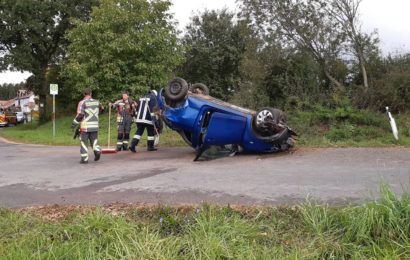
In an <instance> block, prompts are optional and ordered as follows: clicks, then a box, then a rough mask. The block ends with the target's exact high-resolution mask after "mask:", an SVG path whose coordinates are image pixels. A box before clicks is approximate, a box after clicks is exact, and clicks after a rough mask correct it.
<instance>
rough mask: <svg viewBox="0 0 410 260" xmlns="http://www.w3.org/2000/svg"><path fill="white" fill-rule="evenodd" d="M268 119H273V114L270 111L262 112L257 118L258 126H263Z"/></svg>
mask: <svg viewBox="0 0 410 260" xmlns="http://www.w3.org/2000/svg"><path fill="white" fill-rule="evenodd" d="M268 117H270V118H273V114H272V113H271V112H270V111H269V110H262V111H260V112H259V113H258V115H257V117H256V124H258V125H260V124H262V123H263V122H265V119H266V118H268Z"/></svg>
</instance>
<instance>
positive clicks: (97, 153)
mask: <svg viewBox="0 0 410 260" xmlns="http://www.w3.org/2000/svg"><path fill="white" fill-rule="evenodd" d="M100 158H101V152H97V151H94V161H98V160H100Z"/></svg>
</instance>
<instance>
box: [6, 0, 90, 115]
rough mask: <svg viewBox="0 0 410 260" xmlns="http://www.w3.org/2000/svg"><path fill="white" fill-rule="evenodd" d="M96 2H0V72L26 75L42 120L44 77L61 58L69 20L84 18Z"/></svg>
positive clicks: (73, 0) (78, 0) (46, 91)
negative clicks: (40, 109)
mask: <svg viewBox="0 0 410 260" xmlns="http://www.w3.org/2000/svg"><path fill="white" fill-rule="evenodd" d="M95 2H96V0H53V1H50V0H2V1H1V2H0V19H1V22H0V71H4V70H7V69H11V70H18V71H29V72H31V73H32V74H33V75H34V81H35V84H34V91H35V92H36V93H37V94H38V95H39V97H40V102H41V103H42V104H44V110H43V111H42V113H41V120H42V121H45V120H46V114H45V111H46V105H47V102H46V96H47V93H48V82H47V73H48V70H49V68H50V67H52V66H54V65H57V64H60V63H61V61H62V60H63V59H64V58H65V52H66V46H67V44H68V41H67V39H65V38H64V34H65V33H66V32H67V30H69V29H70V28H71V27H72V24H71V22H70V19H71V18H73V17H75V18H77V19H84V20H86V19H87V18H88V15H89V13H90V10H91V7H92V5H93V4H94V3H95Z"/></svg>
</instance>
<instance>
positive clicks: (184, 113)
mask: <svg viewBox="0 0 410 260" xmlns="http://www.w3.org/2000/svg"><path fill="white" fill-rule="evenodd" d="M158 104H159V106H160V108H161V110H162V119H163V120H164V122H165V123H166V124H167V125H168V126H169V127H170V128H171V129H173V130H175V131H177V132H178V133H179V134H180V135H181V137H182V138H183V139H184V140H185V142H186V143H187V144H188V145H190V146H191V147H193V148H195V149H196V151H197V158H196V159H198V157H199V156H200V155H201V154H202V152H204V151H205V150H206V149H208V148H210V147H211V146H224V147H227V148H229V149H232V150H233V151H234V152H241V151H244V152H259V153H260V152H278V151H286V150H288V149H289V148H290V147H292V146H293V145H294V139H293V136H295V135H296V133H295V132H293V131H292V130H291V128H290V127H288V126H287V124H286V117H285V115H284V113H283V112H282V111H281V110H279V109H274V108H270V107H265V108H262V109H260V110H259V111H253V110H250V109H246V108H242V107H239V106H235V105H232V104H230V103H227V102H224V101H221V100H219V99H216V98H213V97H211V96H209V89H208V87H207V86H205V85H204V84H201V83H198V84H193V85H191V86H190V87H189V86H188V84H187V82H186V81H185V80H184V79H182V78H175V79H173V80H172V81H171V82H170V83H169V84H168V86H167V87H166V88H165V89H162V90H161V91H160V94H159V95H158Z"/></svg>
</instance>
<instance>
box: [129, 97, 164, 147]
mask: <svg viewBox="0 0 410 260" xmlns="http://www.w3.org/2000/svg"><path fill="white" fill-rule="evenodd" d="M157 106H158V104H157V91H156V90H150V91H149V92H148V94H147V95H145V96H144V97H142V98H140V99H139V101H138V104H137V107H136V111H137V114H136V116H135V117H136V120H135V122H136V123H137V131H136V133H135V135H134V137H133V139H132V142H131V146H130V150H131V152H133V153H135V152H137V150H136V146H137V145H138V143H139V141H140V139H141V136H142V134H143V133H144V130H145V128H146V129H147V150H148V151H156V150H157V148H155V146H154V141H155V128H154V127H155V125H154V121H155V120H156V115H155V113H154V110H155V109H156V108H157Z"/></svg>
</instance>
